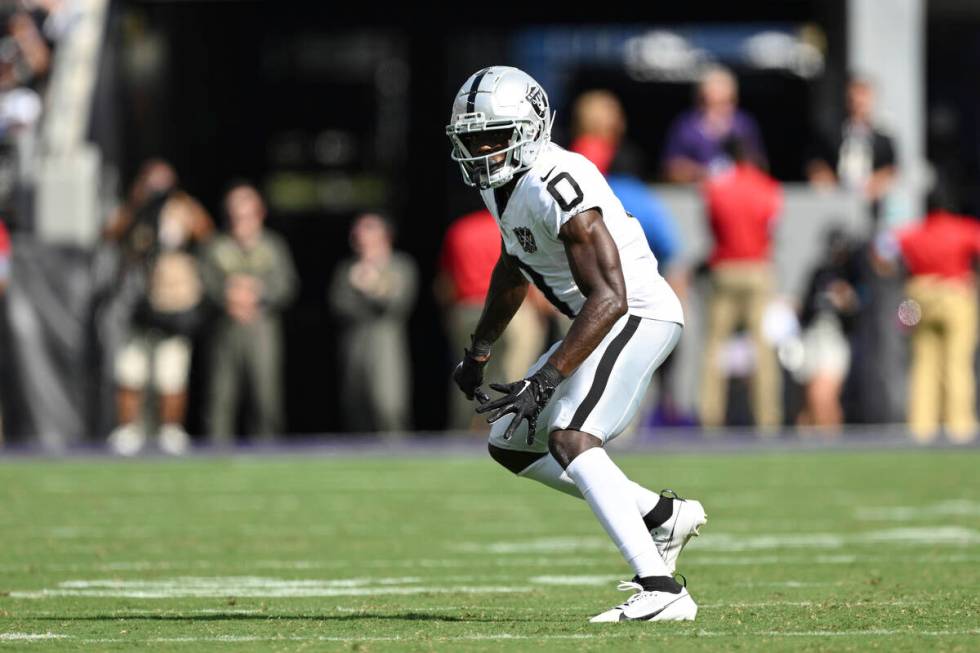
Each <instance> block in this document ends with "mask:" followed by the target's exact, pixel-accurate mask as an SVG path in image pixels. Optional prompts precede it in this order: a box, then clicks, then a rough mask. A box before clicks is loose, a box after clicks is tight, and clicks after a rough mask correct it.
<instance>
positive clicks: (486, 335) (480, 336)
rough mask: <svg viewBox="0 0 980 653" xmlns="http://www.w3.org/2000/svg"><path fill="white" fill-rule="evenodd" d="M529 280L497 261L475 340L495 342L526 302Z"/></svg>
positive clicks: (474, 335) (475, 333) (474, 336)
mask: <svg viewBox="0 0 980 653" xmlns="http://www.w3.org/2000/svg"><path fill="white" fill-rule="evenodd" d="M526 295H527V280H526V279H524V277H523V276H521V275H520V273H515V272H513V271H511V270H509V269H508V268H507V266H506V264H504V263H503V262H502V261H501V262H498V263H497V266H496V267H495V268H494V269H493V276H491V278H490V289H489V291H487V299H486V302H485V303H484V305H483V314H482V315H480V321H479V322H478V323H477V325H476V330H475V331H474V332H473V341H474V342H477V341H482V342H484V343H486V344H488V345H489V344H493V343H494V342H496V341H497V339H498V338H499V337H500V335H501V334H502V333H503V332H504V329H506V328H507V325H508V324H510V320H511V318H513V317H514V314H515V313H517V310H518V309H519V308H520V307H521V304H523V303H524V297H525V296H526Z"/></svg>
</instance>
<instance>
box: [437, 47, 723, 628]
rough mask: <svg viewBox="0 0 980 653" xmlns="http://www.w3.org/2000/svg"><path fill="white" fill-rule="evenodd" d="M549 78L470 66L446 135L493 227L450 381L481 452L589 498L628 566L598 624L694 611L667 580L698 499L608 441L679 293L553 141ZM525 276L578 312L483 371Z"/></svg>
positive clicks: (607, 194) (664, 343) (629, 225)
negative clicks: (474, 414) (518, 371)
mask: <svg viewBox="0 0 980 653" xmlns="http://www.w3.org/2000/svg"><path fill="white" fill-rule="evenodd" d="M553 120H554V115H553V114H552V112H551V109H550V107H549V104H548V96H547V95H546V94H545V92H544V89H542V88H541V86H540V85H539V84H538V83H537V82H536V81H535V80H534V79H533V78H531V77H530V76H529V75H527V74H526V73H524V72H523V71H521V70H518V69H516V68H510V67H506V66H492V67H490V68H485V69H483V70H480V71H479V72H477V73H475V74H474V75H472V76H471V77H470V78H469V79H468V80H466V82H465V83H464V84H463V86H462V88H461V89H460V90H459V93H457V95H456V98H455V100H454V102H453V108H452V115H451V118H450V121H449V125H448V126H447V127H446V134H447V135H448V137H449V140H450V141H451V143H452V159H453V160H454V161H456V162H457V163H458V164H459V168H460V171H461V172H462V175H463V181H464V182H465V183H466V184H467V185H469V186H474V187H476V188H478V189H479V191H480V195H481V196H482V198H483V201H484V203H485V204H486V206H487V208H488V209H489V210H490V212H491V213H493V215H494V217H495V218H496V220H497V225H498V227H499V228H500V234H501V237H502V239H503V247H502V248H501V254H500V259H499V260H498V261H497V264H496V267H495V268H494V271H493V275H492V277H491V281H490V290H489V293H488V294H487V298H486V302H485V304H484V308H483V314H482V316H481V317H480V321H479V324H478V325H477V327H476V330H475V332H474V333H473V336H472V341H471V345H470V348H469V349H467V350H465V352H464V356H463V360H462V362H460V363H459V365H458V366H457V367H456V370H455V372H454V374H453V378H454V380H455V382H456V384H457V385H458V386H459V388H460V389H461V390H462V391H463V393H465V394H466V396H467V397H469V398H471V399H472V398H473V397H476V399H477V400H478V401H480V402H481V404H482V405H481V406H480V407H479V408H478V409H477V411H478V412H480V413H487V414H488V421H489V422H490V423H491V424H492V425H493V426H492V428H491V432H490V441H489V448H490V455H491V456H492V457H493V459H494V460H496V461H497V462H498V463H500V464H501V465H503V466H504V467H506V468H507V469H508V470H510V471H511V472H513V473H515V474H517V475H518V476H523V477H525V478H530V479H533V480H536V481H538V482H540V483H543V484H545V485H547V486H549V487H552V488H554V489H556V490H559V491H561V492H565V493H567V494H570V495H573V496H576V497H580V498H584V499H585V500H586V501H587V502H588V504H589V506H590V508H591V509H592V511H593V512H594V513H595V515H596V517H597V518H598V519H599V521H600V523H601V524H602V526H603V528H604V529H605V530H606V532H607V533H608V534H609V537H610V538H611V539H612V540H613V541H614V542H615V544H616V546H617V547H618V548H619V550H620V552H621V553H622V555H623V557H624V558H625V559H626V561H627V563H628V564H629V565H630V566H631V567H632V569H633V572H634V573H635V576H634V578H633V580H632V581H630V582H624V583H621V584H620V589H623V590H634V594H633V595H632V596H630V598H629V599H628V600H627V601H626V602H625V603H623V604H621V605H619V606H617V607H615V608H612V609H610V610H607V611H605V612H603V613H601V614H599V615H597V616H595V617H593V618H592V621H593V622H602V621H627V620H640V619H642V620H650V621H662V620H663V621H666V620H671V621H679V620H691V619H694V617H695V615H696V614H697V605H696V604H695V603H694V600H693V599H692V598H691V596H690V594H688V592H687V589H686V588H685V587H683V586H682V585H681V584H680V583H678V582H677V581H676V580H675V579H674V578H673V572H674V567H675V565H676V561H677V556H678V554H679V553H680V551H681V549H682V548H683V547H684V545H685V544H686V543H687V541H688V539H690V538H691V537H692V536H693V535H697V534H698V530H699V528H700V527H701V526H702V525H703V524H704V523H705V521H706V517H705V513H704V510H703V508H702V506H701V504H700V503H699V502H697V501H693V500H687V501H685V500H683V499H681V498H680V497H678V496H677V495H676V494H675V493H673V492H671V491H668V490H665V491H663V492H661V493H659V494H658V493H656V492H652V491H650V490H648V489H646V488H644V487H642V486H640V485H638V484H637V483H634V482H633V481H631V480H629V479H628V478H627V477H626V476H625V474H623V472H622V471H621V470H620V469H619V467H617V466H616V464H615V463H614V462H613V461H612V460H611V459H610V458H609V456H608V455H607V454H606V452H605V450H604V449H603V445H605V444H606V443H607V442H609V441H610V440H612V439H613V438H614V437H616V436H617V435H618V434H619V433H620V432H622V430H623V429H624V428H625V427H626V426H627V424H628V423H629V422H630V420H631V419H632V418H633V417H634V416H635V414H636V411H637V409H638V407H639V404H640V401H641V399H642V397H643V395H644V393H645V391H646V389H647V387H648V385H649V383H650V378H651V376H652V375H653V372H654V371H655V370H656V369H657V367H659V366H660V364H661V363H663V361H664V359H666V358H667V356H668V355H669V354H670V352H671V350H673V349H674V346H675V345H676V344H677V341H678V339H679V338H680V335H681V328H682V325H683V323H684V316H683V313H682V311H681V305H680V302H679V301H678V299H677V297H676V295H674V293H673V291H672V290H671V289H670V286H668V285H667V283H666V282H665V281H664V279H663V278H662V277H661V276H660V274H659V273H658V271H657V260H656V258H654V256H653V253H652V252H651V251H650V248H649V246H648V245H647V241H646V238H645V237H644V235H643V230H642V228H641V227H640V225H639V223H638V222H637V221H636V220H635V219H634V218H633V217H632V216H630V215H629V214H628V213H626V211H625V210H624V209H623V205H622V204H621V203H620V201H619V200H618V199H617V198H616V196H615V195H614V194H613V193H612V191H611V190H610V188H609V185H608V184H607V183H606V181H605V179H604V178H603V176H602V174H601V173H600V172H599V171H598V169H596V167H595V166H594V165H593V164H592V163H590V162H589V161H588V160H587V159H585V158H584V157H582V156H580V155H578V154H574V153H571V152H568V151H566V150H564V149H562V148H561V147H559V146H557V145H555V144H553V143H551V126H552V122H553ZM529 282H530V283H534V284H535V285H536V286H537V287H538V288H539V289H540V290H541V292H542V293H543V294H544V295H545V297H547V298H548V300H549V301H550V302H551V303H552V304H554V306H555V307H556V308H557V309H558V310H560V311H561V312H562V313H564V314H565V315H567V316H568V317H570V318H572V319H573V322H572V325H571V328H570V329H569V331H568V334H567V335H566V337H565V338H564V340H562V341H560V342H558V343H556V344H555V345H554V346H553V347H551V349H549V350H548V351H547V352H546V353H545V354H544V355H543V356H541V358H540V359H539V360H538V361H537V363H535V364H534V365H533V366H532V367H531V369H530V370H529V371H528V374H527V375H526V377H525V378H523V379H521V380H519V381H515V382H513V383H509V384H491V385H490V388H492V389H493V390H496V391H497V392H500V393H503V395H504V396H502V397H499V398H497V399H493V400H492V399H491V398H490V397H489V396H488V395H487V394H486V392H485V391H484V389H483V387H482V384H483V368H484V366H485V365H486V363H487V361H488V360H489V358H490V355H491V348H492V345H493V343H494V342H495V341H496V340H497V338H499V337H500V334H501V332H503V330H504V329H505V328H506V326H507V324H508V322H509V321H510V319H511V317H512V316H513V315H514V313H515V311H517V309H518V307H519V306H520V305H521V302H522V301H523V300H524V295H525V293H526V292H527V288H528V283H529Z"/></svg>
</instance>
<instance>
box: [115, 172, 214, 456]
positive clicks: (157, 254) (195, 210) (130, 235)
mask: <svg viewBox="0 0 980 653" xmlns="http://www.w3.org/2000/svg"><path fill="white" fill-rule="evenodd" d="M213 229H214V227H213V223H212V221H211V218H210V216H208V214H207V212H206V211H205V210H204V208H203V207H202V206H201V205H200V204H199V203H198V202H197V201H196V200H195V199H194V198H192V197H191V196H190V195H188V194H187V193H185V192H183V191H181V190H180V189H179V188H178V187H177V174H176V172H174V169H173V168H172V167H171V166H170V165H169V164H168V163H166V162H164V161H161V160H159V159H153V160H150V161H147V162H146V163H145V164H144V165H143V166H142V168H141V169H140V172H139V174H138V176H137V178H136V181H135V182H134V184H133V188H132V190H131V193H130V198H129V201H128V203H127V204H126V205H124V206H122V207H121V208H120V209H119V210H118V211H117V212H116V213H115V215H114V216H113V217H112V218H111V220H110V222H109V224H108V225H107V227H106V232H105V233H106V237H107V238H108V239H109V240H112V241H115V242H118V243H119V245H120V247H121V249H122V257H123V267H122V274H123V276H124V278H123V279H122V280H121V281H122V282H123V283H125V284H133V286H131V287H135V288H136V294H137V299H136V302H135V306H134V307H133V310H132V314H131V318H130V321H129V329H128V331H129V333H128V336H127V340H126V342H125V344H124V345H123V347H122V349H121V351H119V352H118V354H117V356H116V361H115V376H116V383H117V386H118V390H117V395H116V405H117V416H118V423H119V426H118V427H117V428H116V429H115V430H114V431H113V433H112V434H111V435H110V437H109V443H110V446H111V447H112V448H113V449H114V450H115V451H116V452H118V453H121V454H134V453H136V452H138V451H139V450H140V449H141V448H142V447H143V445H144V443H145V440H146V436H147V431H148V430H149V429H148V428H147V425H146V424H144V423H143V420H141V419H140V418H141V414H142V412H143V401H144V399H146V398H147V396H146V395H147V394H148V393H147V392H146V389H147V387H148V386H151V385H152V386H153V388H154V389H155V390H156V391H157V393H158V395H159V397H158V405H157V408H158V417H159V423H160V429H159V433H158V437H159V445H160V447H161V449H163V450H164V451H166V452H168V453H181V452H183V451H184V450H186V448H187V446H188V444H189V439H188V436H187V433H186V431H185V430H184V426H183V422H184V417H185V413H186V407H187V378H188V371H189V367H190V360H191V338H192V336H193V334H194V332H195V331H196V329H197V328H198V326H199V325H200V323H201V320H202V317H203V308H204V307H203V302H202V299H203V297H204V290H203V286H202V283H201V278H200V275H199V271H198V264H197V259H196V258H195V256H194V254H195V249H196V245H197V244H198V243H200V242H202V241H204V240H206V239H207V238H209V237H210V235H211V232H212V231H213Z"/></svg>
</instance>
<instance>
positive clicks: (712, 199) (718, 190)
mask: <svg viewBox="0 0 980 653" xmlns="http://www.w3.org/2000/svg"><path fill="white" fill-rule="evenodd" d="M704 199H705V205H706V208H707V211H708V221H709V225H710V227H711V232H712V234H713V235H714V238H715V248H714V250H713V252H712V254H711V258H710V261H709V262H710V264H711V266H712V267H714V266H715V265H717V264H718V263H722V262H725V261H768V260H769V250H770V245H771V243H772V230H773V226H774V224H775V221H776V218H777V216H778V215H779V211H780V209H781V208H782V191H781V190H780V188H779V183H778V182H777V181H776V180H774V179H773V178H772V177H770V176H769V175H767V174H766V173H764V172H763V171H762V170H759V169H758V168H757V167H755V166H754V165H752V164H751V163H749V162H747V161H742V162H739V163H736V164H735V165H733V166H732V167H731V168H729V169H728V170H727V171H725V172H723V173H721V174H719V175H716V176H715V177H712V178H711V179H710V180H708V181H707V182H706V183H705V186H704Z"/></svg>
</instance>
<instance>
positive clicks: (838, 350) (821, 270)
mask: <svg viewBox="0 0 980 653" xmlns="http://www.w3.org/2000/svg"><path fill="white" fill-rule="evenodd" d="M856 255H857V248H856V247H855V246H854V245H853V244H852V243H851V241H850V240H849V239H848V237H847V234H845V233H844V232H843V231H841V230H840V229H831V230H830V232H829V233H828V234H827V242H826V247H825V251H824V254H823V257H822V263H821V264H820V265H819V266H818V267H817V269H816V270H815V271H814V272H813V276H812V277H811V278H810V284H809V287H808V289H807V293H806V298H805V299H804V304H803V315H802V319H801V322H802V323H803V327H804V330H803V354H804V356H803V365H802V368H801V369H800V370H799V372H798V374H797V376H798V378H799V379H800V380H801V381H802V382H803V383H804V384H805V385H806V403H805V405H804V408H803V411H802V412H801V413H800V415H799V419H798V423H799V424H800V425H801V426H813V427H817V428H821V429H831V430H835V431H836V429H839V427H840V426H841V423H842V422H843V418H844V415H843V410H842V408H841V402H840V397H841V391H842V389H843V387H844V381H845V379H846V378H847V373H848V370H849V369H850V365H851V346H850V342H849V340H848V333H849V332H850V330H851V328H852V327H853V323H854V318H855V316H856V314H857V312H858V311H859V310H860V298H859V297H858V294H857V292H856V290H855V284H856V278H857V275H858V266H857V265H856V263H855V257H856Z"/></svg>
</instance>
